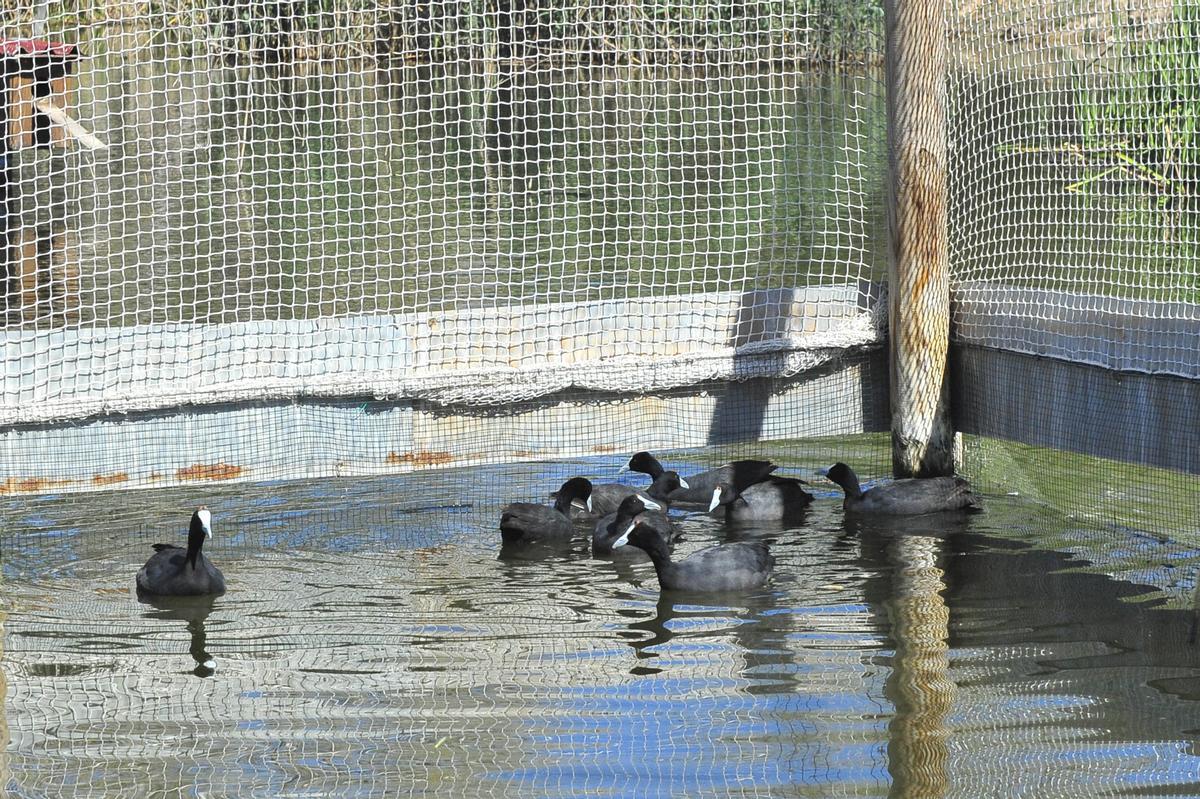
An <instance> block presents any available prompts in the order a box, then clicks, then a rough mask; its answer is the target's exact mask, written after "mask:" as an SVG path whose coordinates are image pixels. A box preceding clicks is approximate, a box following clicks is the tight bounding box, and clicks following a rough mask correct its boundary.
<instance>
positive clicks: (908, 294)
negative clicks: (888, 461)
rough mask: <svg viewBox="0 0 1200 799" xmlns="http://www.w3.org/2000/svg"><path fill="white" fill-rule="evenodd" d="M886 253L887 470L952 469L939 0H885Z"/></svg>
mask: <svg viewBox="0 0 1200 799" xmlns="http://www.w3.org/2000/svg"><path fill="white" fill-rule="evenodd" d="M884 13H885V22H886V26H887V90H888V91H887V99H888V153H889V166H890V168H891V171H890V184H891V185H890V189H889V208H888V214H889V222H890V235H891V239H890V241H891V258H890V265H889V269H890V280H889V284H890V285H889V292H890V294H889V297H890V298H889V302H888V311H889V327H890V334H891V335H890V341H891V391H892V470H893V472H894V473H895V475H896V476H897V477H914V476H915V477H932V476H935V475H944V474H953V473H954V446H953V445H954V431H953V429H952V428H951V424H950V414H949V384H948V381H947V379H946V356H947V352H948V350H949V334H950V290H949V283H950V275H949V266H948V260H949V259H948V247H947V233H946V40H945V31H944V27H945V26H944V14H945V3H944V0H885V2H884Z"/></svg>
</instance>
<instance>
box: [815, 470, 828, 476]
mask: <svg viewBox="0 0 1200 799" xmlns="http://www.w3.org/2000/svg"><path fill="white" fill-rule="evenodd" d="M817 474H819V475H821V476H822V477H828V476H829V470H828V469H817Z"/></svg>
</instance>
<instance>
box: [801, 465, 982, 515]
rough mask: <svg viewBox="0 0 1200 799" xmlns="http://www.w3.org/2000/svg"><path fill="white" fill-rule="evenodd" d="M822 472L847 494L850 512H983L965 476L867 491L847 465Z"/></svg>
mask: <svg viewBox="0 0 1200 799" xmlns="http://www.w3.org/2000/svg"><path fill="white" fill-rule="evenodd" d="M821 473H822V474H824V475H825V477H827V478H829V479H830V480H832V481H833V482H835V483H837V484H838V485H840V486H841V487H842V490H843V491H845V492H846V498H845V499H844V500H843V501H842V508H843V509H845V510H846V512H848V513H876V514H890V515H893V516H916V515H919V514H923V513H941V512H944V511H965V512H975V511H980V510H983V507H982V504H981V502H980V499H979V496H978V495H977V494H975V493H974V492H973V491H972V490H971V484H970V483H968V482H967V481H966V480H964V479H963V478H961V477H909V478H904V479H901V480H895V481H893V482H891V483H884V484H883V485H878V486H875V487H874V488H869V489H867V490H866V491H863V490H862V488H860V487H859V485H858V476H857V475H855V474H854V470H853V469H851V468H850V467H849V466H847V465H846V464H844V463H835V464H834V465H833V466H831V467H829V468H828V469H825V470H823V471H822V472H821Z"/></svg>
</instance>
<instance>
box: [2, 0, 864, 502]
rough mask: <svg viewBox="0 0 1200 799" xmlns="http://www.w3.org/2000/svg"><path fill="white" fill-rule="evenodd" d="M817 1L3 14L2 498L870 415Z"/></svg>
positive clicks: (856, 195) (208, 5)
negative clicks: (37, 30)
mask: <svg viewBox="0 0 1200 799" xmlns="http://www.w3.org/2000/svg"><path fill="white" fill-rule="evenodd" d="M810 5H811V4H808V3H799V2H797V3H791V2H744V3H736V4H729V5H726V4H675V3H663V4H659V5H657V6H655V7H654V8H653V9H650V8H649V7H643V6H641V5H637V6H635V5H630V4H626V3H617V2H604V3H600V2H596V3H578V4H576V3H570V2H546V3H539V4H532V3H528V4H527V3H518V2H513V3H505V2H499V3H494V2H483V1H482V0H479V1H477V2H476V1H474V0H468V1H467V2H428V3H409V2H399V0H396V1H395V2H391V3H389V2H380V3H376V2H359V1H358V0H338V2H336V3H325V2H322V3H307V2H299V3H284V4H271V3H232V4H231V3H227V2H223V0H221V1H219V0H198V2H187V3H182V4H176V5H172V6H170V8H169V10H168V9H167V8H166V7H159V6H157V5H153V4H140V3H112V4H107V3H97V4H82V5H78V4H59V3H51V4H50V5H49V11H48V14H47V15H46V16H47V19H48V31H47V32H46V34H45V38H41V39H39V38H34V39H30V37H29V31H30V30H32V29H33V28H32V26H33V25H34V24H35V21H34V19H33V17H34V14H33V12H32V10H31V9H30V8H28V7H26V8H24V9H23V10H21V9H19V10H17V11H9V12H7V16H6V17H5V19H4V25H5V28H4V34H5V36H6V39H5V45H4V49H3V51H2V52H3V58H4V62H3V63H4V70H3V75H4V78H5V81H6V85H5V96H6V98H7V106H6V107H7V117H6V120H5V122H6V125H7V130H6V133H7V135H6V136H5V137H4V145H3V154H4V159H5V160H4V163H5V165H6V166H5V169H6V171H5V174H4V179H3V182H2V185H3V186H4V187H5V192H6V196H5V198H4V199H5V202H4V203H3V204H0V205H2V207H3V209H4V211H3V214H4V216H3V226H4V232H5V235H6V237H7V243H8V246H7V247H6V248H5V249H4V250H3V252H4V258H5V260H4V267H5V271H4V294H3V297H4V303H5V305H4V309H3V312H4V317H3V318H4V329H3V331H2V332H0V337H2V350H0V352H2V354H0V357H2V358H3V367H4V383H3V393H2V396H0V425H2V433H0V435H2V436H3V438H4V446H3V450H2V451H3V456H2V457H3V467H2V469H3V475H4V479H5V480H6V481H7V482H6V483H5V486H6V488H7V490H9V491H25V490H33V491H36V490H44V489H45V488H47V487H54V488H56V489H61V490H71V489H77V488H88V487H93V486H98V485H112V484H114V483H120V484H123V485H129V486H134V485H165V484H170V483H172V482H178V481H188V480H192V479H199V478H245V479H265V478H282V477H293V476H320V475H331V474H362V473H375V472H387V471H398V470H404V469H409V468H413V467H418V466H422V465H429V464H443V463H451V462H453V463H466V462H480V461H489V460H505V459H520V458H531V457H537V458H543V457H548V456H556V455H557V456H562V455H569V454H573V453H580V452H591V451H609V450H610V449H618V450H619V449H623V448H628V447H630V446H635V445H636V446H689V445H700V444H706V443H712V442H716V441H730V440H736V439H739V438H754V437H774V438H780V437H795V436H812V435H823V434H841V433H847V432H857V431H862V430H865V429H883V428H885V427H886V414H885V410H884V408H883V407H882V405H883V404H884V403H886V391H885V390H884V388H883V387H884V386H885V380H886V378H885V376H884V375H883V372H882V371H881V368H880V363H879V357H878V353H879V346H880V344H881V321H882V320H881V319H880V315H879V313H878V312H877V309H878V308H879V307H880V303H879V298H880V297H879V295H880V292H879V290H878V285H879V283H878V278H879V266H880V259H879V255H880V253H881V252H882V250H881V248H880V247H879V246H878V242H880V241H882V240H883V237H884V236H885V230H884V224H883V222H882V219H883V215H882V213H881V210H880V202H879V197H880V196H881V190H880V185H881V179H882V174H883V170H884V156H883V150H882V148H883V123H884V120H883V115H884V107H883V82H882V79H881V76H880V75H879V74H878V73H877V71H875V70H874V69H873V68H872V67H877V65H878V61H879V53H880V52H881V40H880V35H879V31H878V29H879V18H878V14H877V13H875V12H874V11H871V10H870V9H867V10H866V11H862V10H855V11H847V12H846V14H851V13H853V14H854V15H856V16H855V18H854V19H846V20H842V19H840V18H837V16H836V14H835V15H834V16H832V17H831V16H830V15H829V14H825V15H823V16H818V15H816V14H815V13H813V12H812V11H811V10H810V8H809V6H810ZM856 8H857V7H856ZM651 12H652V13H651ZM838 13H841V12H838ZM858 17H861V19H859V18H858ZM731 381H732V382H731ZM881 398H882V402H881Z"/></svg>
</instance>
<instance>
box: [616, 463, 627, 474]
mask: <svg viewBox="0 0 1200 799" xmlns="http://www.w3.org/2000/svg"><path fill="white" fill-rule="evenodd" d="M627 471H629V464H628V463H627V464H625V465H624V466H622V467H621V468H620V469H617V474H625V472H627Z"/></svg>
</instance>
